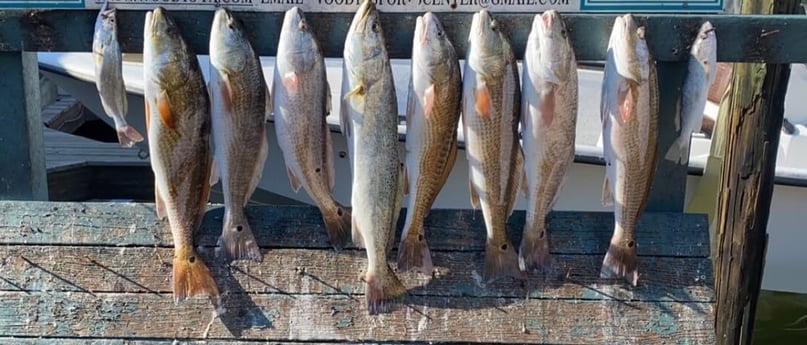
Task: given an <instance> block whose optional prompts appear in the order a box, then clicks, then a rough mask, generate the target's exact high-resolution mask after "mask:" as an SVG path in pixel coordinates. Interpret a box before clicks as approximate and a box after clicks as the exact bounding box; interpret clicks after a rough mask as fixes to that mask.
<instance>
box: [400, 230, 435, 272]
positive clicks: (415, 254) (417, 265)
mask: <svg viewBox="0 0 807 345" xmlns="http://www.w3.org/2000/svg"><path fill="white" fill-rule="evenodd" d="M404 233H405V234H407V235H406V237H404V238H402V239H401V245H400V246H399V247H398V271H400V272H406V271H408V270H410V269H411V270H417V271H420V272H421V273H423V274H426V275H429V276H430V275H431V274H432V270H433V269H434V266H433V265H432V254H431V251H429V244H428V243H427V242H426V235H425V234H424V232H423V225H422V224H419V225H413V226H411V227H410V228H409V229H408V230H405V231H404Z"/></svg>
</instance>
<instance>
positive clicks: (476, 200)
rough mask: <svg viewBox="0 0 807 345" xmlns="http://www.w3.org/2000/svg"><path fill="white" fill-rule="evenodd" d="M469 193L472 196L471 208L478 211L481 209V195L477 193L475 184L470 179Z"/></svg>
mask: <svg viewBox="0 0 807 345" xmlns="http://www.w3.org/2000/svg"><path fill="white" fill-rule="evenodd" d="M468 192H470V194H471V208H473V209H476V208H477V207H479V194H477V193H476V188H474V182H473V181H472V180H471V179H470V178H469V179H468Z"/></svg>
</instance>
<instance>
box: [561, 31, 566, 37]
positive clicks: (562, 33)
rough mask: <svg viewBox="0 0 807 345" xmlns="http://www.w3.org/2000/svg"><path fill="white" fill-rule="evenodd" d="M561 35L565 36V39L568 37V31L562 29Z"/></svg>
mask: <svg viewBox="0 0 807 345" xmlns="http://www.w3.org/2000/svg"><path fill="white" fill-rule="evenodd" d="M560 34H561V35H563V37H566V29H561V30H560Z"/></svg>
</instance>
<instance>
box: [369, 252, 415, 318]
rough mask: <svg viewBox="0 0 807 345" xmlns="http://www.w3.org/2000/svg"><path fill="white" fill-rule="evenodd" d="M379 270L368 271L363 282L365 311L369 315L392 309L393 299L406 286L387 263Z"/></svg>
mask: <svg viewBox="0 0 807 345" xmlns="http://www.w3.org/2000/svg"><path fill="white" fill-rule="evenodd" d="M384 266H385V268H384V269H382V270H381V272H375V273H374V272H368V273H367V276H366V277H365V282H364V291H365V292H364V293H365V298H366V300H367V312H368V313H369V314H370V315H375V314H378V313H386V312H388V311H390V310H391V309H392V307H393V306H394V304H395V300H396V299H398V298H399V297H401V296H403V295H404V294H405V293H406V287H404V285H403V284H402V283H401V281H400V280H399V279H398V276H396V275H395V272H393V271H392V268H391V267H389V266H388V265H386V264H385V265H384Z"/></svg>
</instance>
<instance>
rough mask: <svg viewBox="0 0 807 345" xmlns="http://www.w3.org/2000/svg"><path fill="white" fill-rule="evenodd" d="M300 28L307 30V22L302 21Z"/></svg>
mask: <svg viewBox="0 0 807 345" xmlns="http://www.w3.org/2000/svg"><path fill="white" fill-rule="evenodd" d="M298 27H299V28H300V30H305V28H306V25H305V22H304V21H300V24H299V25H298Z"/></svg>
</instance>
